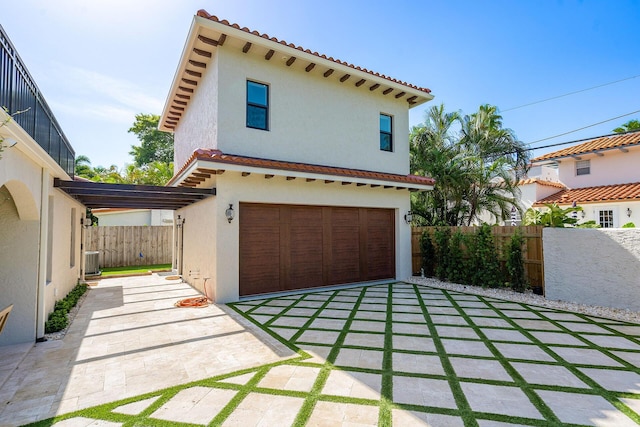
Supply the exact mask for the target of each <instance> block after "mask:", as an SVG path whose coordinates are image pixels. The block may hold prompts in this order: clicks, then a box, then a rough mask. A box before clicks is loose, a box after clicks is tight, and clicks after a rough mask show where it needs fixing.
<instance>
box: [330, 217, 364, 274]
mask: <svg viewBox="0 0 640 427" xmlns="http://www.w3.org/2000/svg"><path fill="white" fill-rule="evenodd" d="M332 236H333V242H332V245H331V259H332V262H331V266H330V269H331V270H330V271H331V273H330V282H331V284H337V283H350V282H357V281H358V280H360V274H361V273H360V227H359V226H358V223H357V222H356V223H351V224H345V225H334V226H333V227H332Z"/></svg>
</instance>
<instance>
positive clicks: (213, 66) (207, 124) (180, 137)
mask: <svg viewBox="0 0 640 427" xmlns="http://www.w3.org/2000/svg"><path fill="white" fill-rule="evenodd" d="M218 51H219V50H216V51H215V52H214V54H213V57H212V58H211V61H210V62H209V63H208V64H207V68H206V69H205V70H202V71H201V72H202V73H203V75H202V80H201V81H200V83H199V84H198V87H197V88H196V90H195V91H194V93H193V95H192V97H191V100H190V101H189V106H188V108H187V109H186V110H185V111H184V112H183V115H182V119H181V120H180V122H179V124H178V127H177V128H176V130H175V134H174V155H173V157H174V165H175V169H176V170H178V169H179V168H181V167H182V166H183V165H184V164H185V163H186V162H187V160H188V159H189V157H191V154H193V152H194V151H195V150H197V149H198V148H211V149H215V148H218V145H217V138H218V103H219V99H218V53H217V52H218ZM222 89H224V87H222ZM243 93H244V92H243ZM243 99H244V98H243Z"/></svg>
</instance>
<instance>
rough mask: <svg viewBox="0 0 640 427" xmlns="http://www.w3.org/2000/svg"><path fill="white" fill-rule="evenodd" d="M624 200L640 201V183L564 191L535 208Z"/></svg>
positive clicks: (553, 195) (539, 203) (544, 200)
mask: <svg viewBox="0 0 640 427" xmlns="http://www.w3.org/2000/svg"><path fill="white" fill-rule="evenodd" d="M622 200H640V182H634V183H631V184H616V185H602V186H599V187H585V188H574V189H571V190H569V189H567V190H562V191H559V192H557V193H555V194H552V195H551V196H549V197H546V198H544V199H542V200H538V201H536V202H535V203H534V206H542V205H543V204H545V203H557V204H559V205H570V204H572V203H573V202H576V203H578V204H579V203H597V202H611V201H622Z"/></svg>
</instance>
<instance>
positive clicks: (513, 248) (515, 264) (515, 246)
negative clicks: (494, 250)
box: [507, 230, 528, 292]
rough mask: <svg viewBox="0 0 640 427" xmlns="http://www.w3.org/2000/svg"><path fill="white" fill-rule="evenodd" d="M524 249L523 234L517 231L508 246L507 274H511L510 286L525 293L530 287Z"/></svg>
mask: <svg viewBox="0 0 640 427" xmlns="http://www.w3.org/2000/svg"><path fill="white" fill-rule="evenodd" d="M523 247H524V238H523V237H522V233H520V231H519V230H516V232H515V233H514V234H513V236H511V240H510V241H509V243H508V244H507V272H508V273H509V285H510V286H511V288H512V289H513V290H514V291H517V292H524V291H525V290H526V289H527V287H528V284H527V279H526V276H525V272H524V255H523Z"/></svg>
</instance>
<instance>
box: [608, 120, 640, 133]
mask: <svg viewBox="0 0 640 427" xmlns="http://www.w3.org/2000/svg"><path fill="white" fill-rule="evenodd" d="M633 130H640V121H639V120H636V119H633V120H629V121H628V122H627V123H624V124H622V125H620V126H619V127H617V128H615V129H614V130H613V131H614V132H615V133H625V132H631V131H633Z"/></svg>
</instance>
